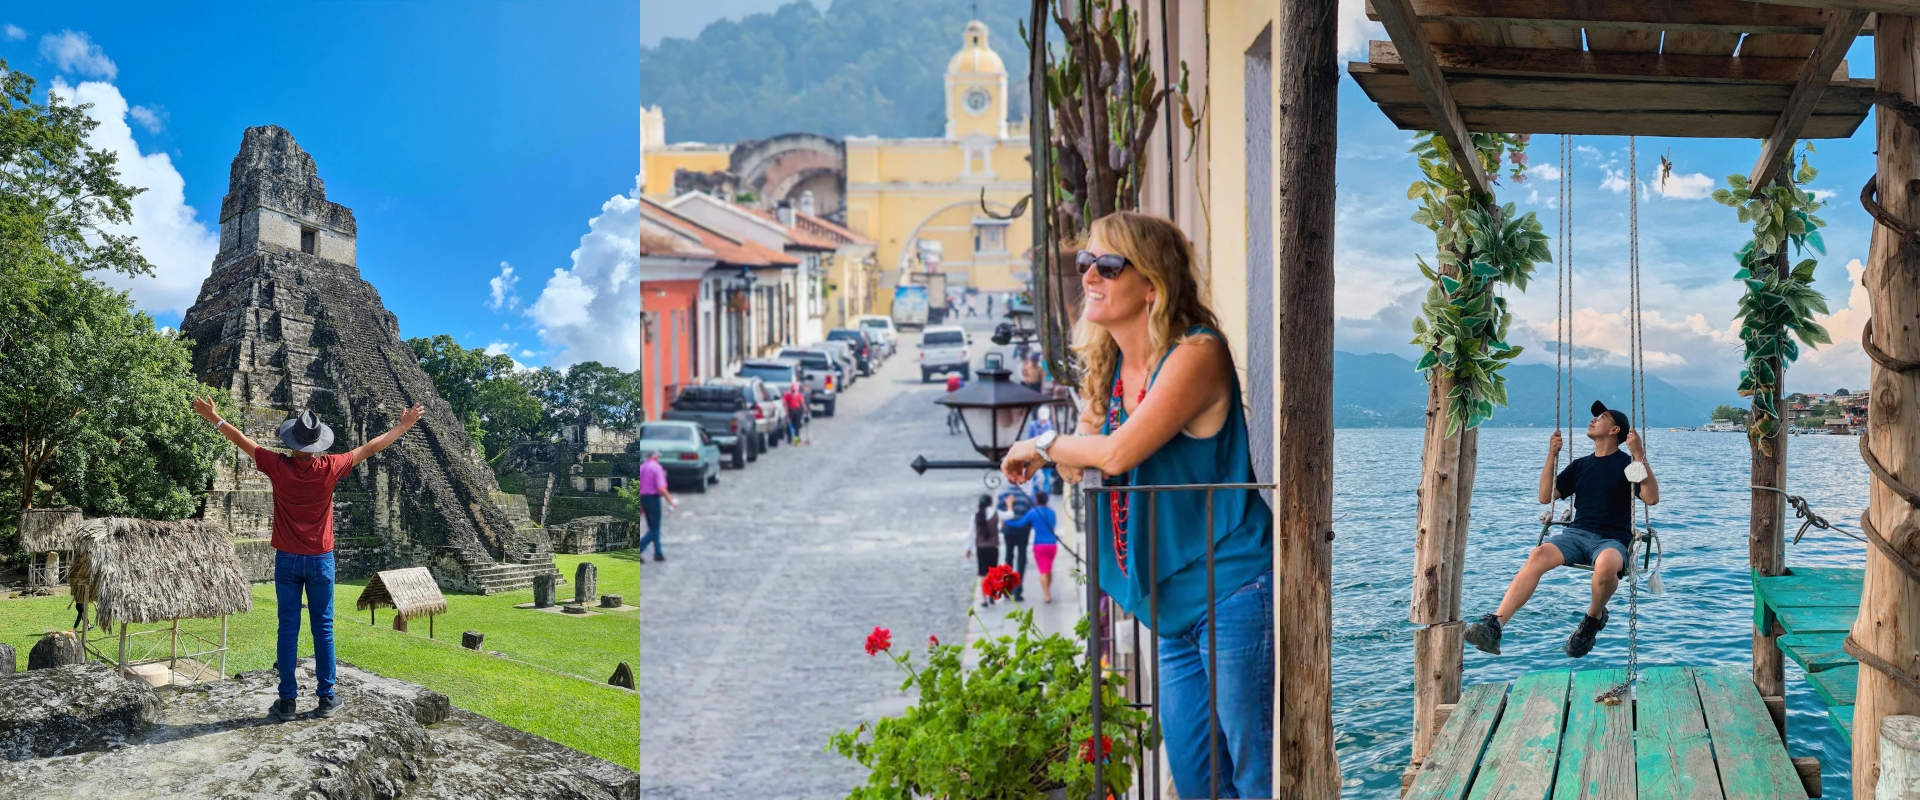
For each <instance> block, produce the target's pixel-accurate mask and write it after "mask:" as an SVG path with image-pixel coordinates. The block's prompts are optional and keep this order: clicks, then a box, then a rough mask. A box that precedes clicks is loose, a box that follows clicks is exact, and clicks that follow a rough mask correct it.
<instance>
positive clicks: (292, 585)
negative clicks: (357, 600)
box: [193, 397, 426, 722]
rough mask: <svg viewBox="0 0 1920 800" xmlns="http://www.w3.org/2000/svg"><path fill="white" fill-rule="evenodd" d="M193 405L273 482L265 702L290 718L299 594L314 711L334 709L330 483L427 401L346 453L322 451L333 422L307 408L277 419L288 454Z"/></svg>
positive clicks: (403, 427) (388, 439) (391, 438)
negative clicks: (270, 646) (270, 638)
mask: <svg viewBox="0 0 1920 800" xmlns="http://www.w3.org/2000/svg"><path fill="white" fill-rule="evenodd" d="M193 410H194V412H195V413H197V414H199V415H200V416H201V417H204V418H206V420H207V421H208V422H211V423H213V427H214V429H215V430H218V431H220V434H221V435H222V436H225V437H227V441H229V442H232V443H233V444H234V446H235V447H238V448H240V452H243V453H246V454H247V455H248V456H249V457H251V458H252V459H253V468H254V469H256V470H259V471H260V472H261V474H263V475H266V476H267V480H268V481H269V482H270V483H271V484H272V485H273V537H272V539H271V540H270V541H269V543H270V544H271V545H272V546H273V550H274V553H273V593H274V601H275V603H276V605H277V606H278V621H279V629H278V632H277V636H276V640H275V642H274V644H275V648H274V668H275V669H276V670H278V671H279V673H280V698H279V699H278V700H275V701H274V703H273V705H272V706H271V707H269V708H268V709H267V716H268V717H269V718H271V719H273V720H275V721H278V722H286V721H288V720H291V719H293V717H294V714H295V711H296V707H295V705H296V703H295V701H296V699H297V698H298V697H299V696H300V683H299V678H298V675H297V673H296V672H295V669H294V668H295V667H296V666H298V665H299V662H300V608H301V603H302V602H303V600H302V595H303V594H304V595H305V598H304V602H305V604H306V609H307V619H308V623H309V625H310V626H311V627H312V628H313V675H314V678H315V679H316V680H317V682H318V686H316V687H315V688H314V694H315V695H316V696H317V697H318V698H319V701H320V702H319V706H318V707H316V708H315V709H314V711H313V715H314V716H315V717H320V718H326V717H331V716H333V714H334V712H335V711H338V710H339V709H340V706H341V705H343V701H342V700H341V699H340V696H339V694H337V693H336V692H335V691H334V682H335V680H336V678H337V676H338V674H339V667H338V662H337V660H336V659H335V657H334V650H333V580H334V562H333V487H334V484H336V483H339V482H340V479H341V478H344V477H346V475H347V473H348V472H351V471H353V468H354V466H356V465H358V464H359V463H360V462H362V461H365V460H367V459H369V458H372V457H373V455H374V454H375V453H378V452H380V451H382V450H385V449H387V447H388V446H390V445H392V444H393V443H394V442H397V441H399V440H400V437H401V436H402V435H405V434H406V432H407V431H408V430H409V429H411V428H413V425H414V423H416V422H419V421H420V416H421V415H422V414H425V413H426V407H424V406H422V405H420V404H419V403H415V404H413V405H412V406H409V407H408V408H407V409H406V410H405V411H402V412H400V424H398V425H395V426H393V428H392V429H391V430H388V431H387V432H386V433H383V434H380V435H379V436H376V437H374V438H373V439H372V440H371V441H369V442H367V443H366V444H363V445H360V446H359V447H356V448H353V449H352V450H350V451H348V452H345V453H334V454H332V455H328V454H327V448H330V447H332V446H333V428H331V427H328V426H327V424H326V423H324V422H321V421H320V418H319V417H318V416H316V415H315V414H314V413H313V412H312V411H302V412H300V414H299V415H298V416H294V417H289V418H288V419H287V420H286V421H285V422H282V423H280V429H279V431H278V434H279V437H280V443H281V444H283V445H286V446H287V449H288V450H291V451H293V454H292V455H290V456H288V455H281V454H280V453H277V452H274V451H272V450H269V449H267V448H264V447H261V446H260V445H258V444H256V443H255V442H254V441H253V439H251V438H248V436H247V435H246V434H244V433H241V432H240V429H239V428H236V427H234V426H233V425H232V424H231V423H229V422H227V421H226V420H225V419H222V418H221V417H220V411H219V410H218V409H216V408H215V407H214V405H213V399H212V398H210V397H197V398H194V401H193Z"/></svg>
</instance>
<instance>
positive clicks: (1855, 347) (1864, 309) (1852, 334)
mask: <svg viewBox="0 0 1920 800" xmlns="http://www.w3.org/2000/svg"><path fill="white" fill-rule="evenodd" d="M1866 271H1867V268H1866V267H1865V266H1863V265H1862V264H1861V263H1860V259H1857V258H1856V259H1853V260H1852V261H1849V262H1847V282H1848V286H1849V287H1851V288H1850V289H1849V291H1848V292H1847V304H1846V306H1844V307H1842V308H1838V309H1835V310H1834V312H1833V313H1832V314H1830V315H1828V316H1826V317H1821V318H1819V322H1820V325H1821V326H1822V327H1825V328H1826V329H1827V335H1828V336H1829V337H1832V339H1833V344H1829V345H1825V346H1822V347H1820V348H1818V349H1814V348H1808V347H1802V348H1801V350H1800V360H1798V361H1795V362H1793V366H1791V367H1788V368H1787V389H1788V391H1793V392H1831V391H1833V390H1835V389H1838V388H1840V387H1843V386H1846V387H1855V388H1857V387H1861V386H1865V385H1867V376H1868V374H1869V373H1870V372H1871V367H1870V365H1869V362H1868V361H1867V354H1866V352H1865V351H1863V350H1861V349H1860V329H1861V328H1863V327H1865V326H1866V324H1867V318H1868V317H1870V316H1872V315H1873V306H1872V305H1871V303H1870V301H1869V300H1868V299H1867V287H1866V286H1864V285H1862V283H1861V281H1860V276H1861V275H1862V274H1863V273H1865V272H1866Z"/></svg>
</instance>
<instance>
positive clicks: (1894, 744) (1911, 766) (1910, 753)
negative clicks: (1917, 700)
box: [1873, 714, 1920, 800]
mask: <svg viewBox="0 0 1920 800" xmlns="http://www.w3.org/2000/svg"><path fill="white" fill-rule="evenodd" d="M1912 797H1920V717H1911V716H1907V715H1905V714H1895V715H1893V716H1890V717H1887V718H1885V719H1883V720H1881V721H1880V781H1879V783H1878V784H1877V785H1876V788H1875V789H1874V794H1873V800H1907V798H1912Z"/></svg>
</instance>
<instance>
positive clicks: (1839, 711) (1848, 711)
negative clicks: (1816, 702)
mask: <svg viewBox="0 0 1920 800" xmlns="http://www.w3.org/2000/svg"><path fill="white" fill-rule="evenodd" d="M1827 721H1828V722H1831V723H1833V727H1835V728H1839V729H1840V738H1842V739H1845V740H1847V746H1848V747H1852V746H1853V706H1832V707H1829V708H1828V709H1827Z"/></svg>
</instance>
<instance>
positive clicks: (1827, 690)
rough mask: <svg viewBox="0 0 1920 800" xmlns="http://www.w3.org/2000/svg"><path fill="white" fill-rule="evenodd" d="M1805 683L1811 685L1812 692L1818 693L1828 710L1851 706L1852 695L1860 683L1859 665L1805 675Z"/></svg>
mask: <svg viewBox="0 0 1920 800" xmlns="http://www.w3.org/2000/svg"><path fill="white" fill-rule="evenodd" d="M1807 682H1808V683H1811V684H1813V688H1814V691H1817V692H1819V693H1820V699H1821V700H1822V701H1825V702H1826V704H1827V706H1828V707H1829V708H1831V707H1834V706H1850V705H1853V693H1854V689H1855V688H1857V687H1856V686H1855V684H1857V683H1859V682H1860V665H1859V664H1854V665H1852V666H1847V667H1836V668H1834V669H1830V670H1827V671H1825V672H1815V673H1811V674H1809V675H1807Z"/></svg>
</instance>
